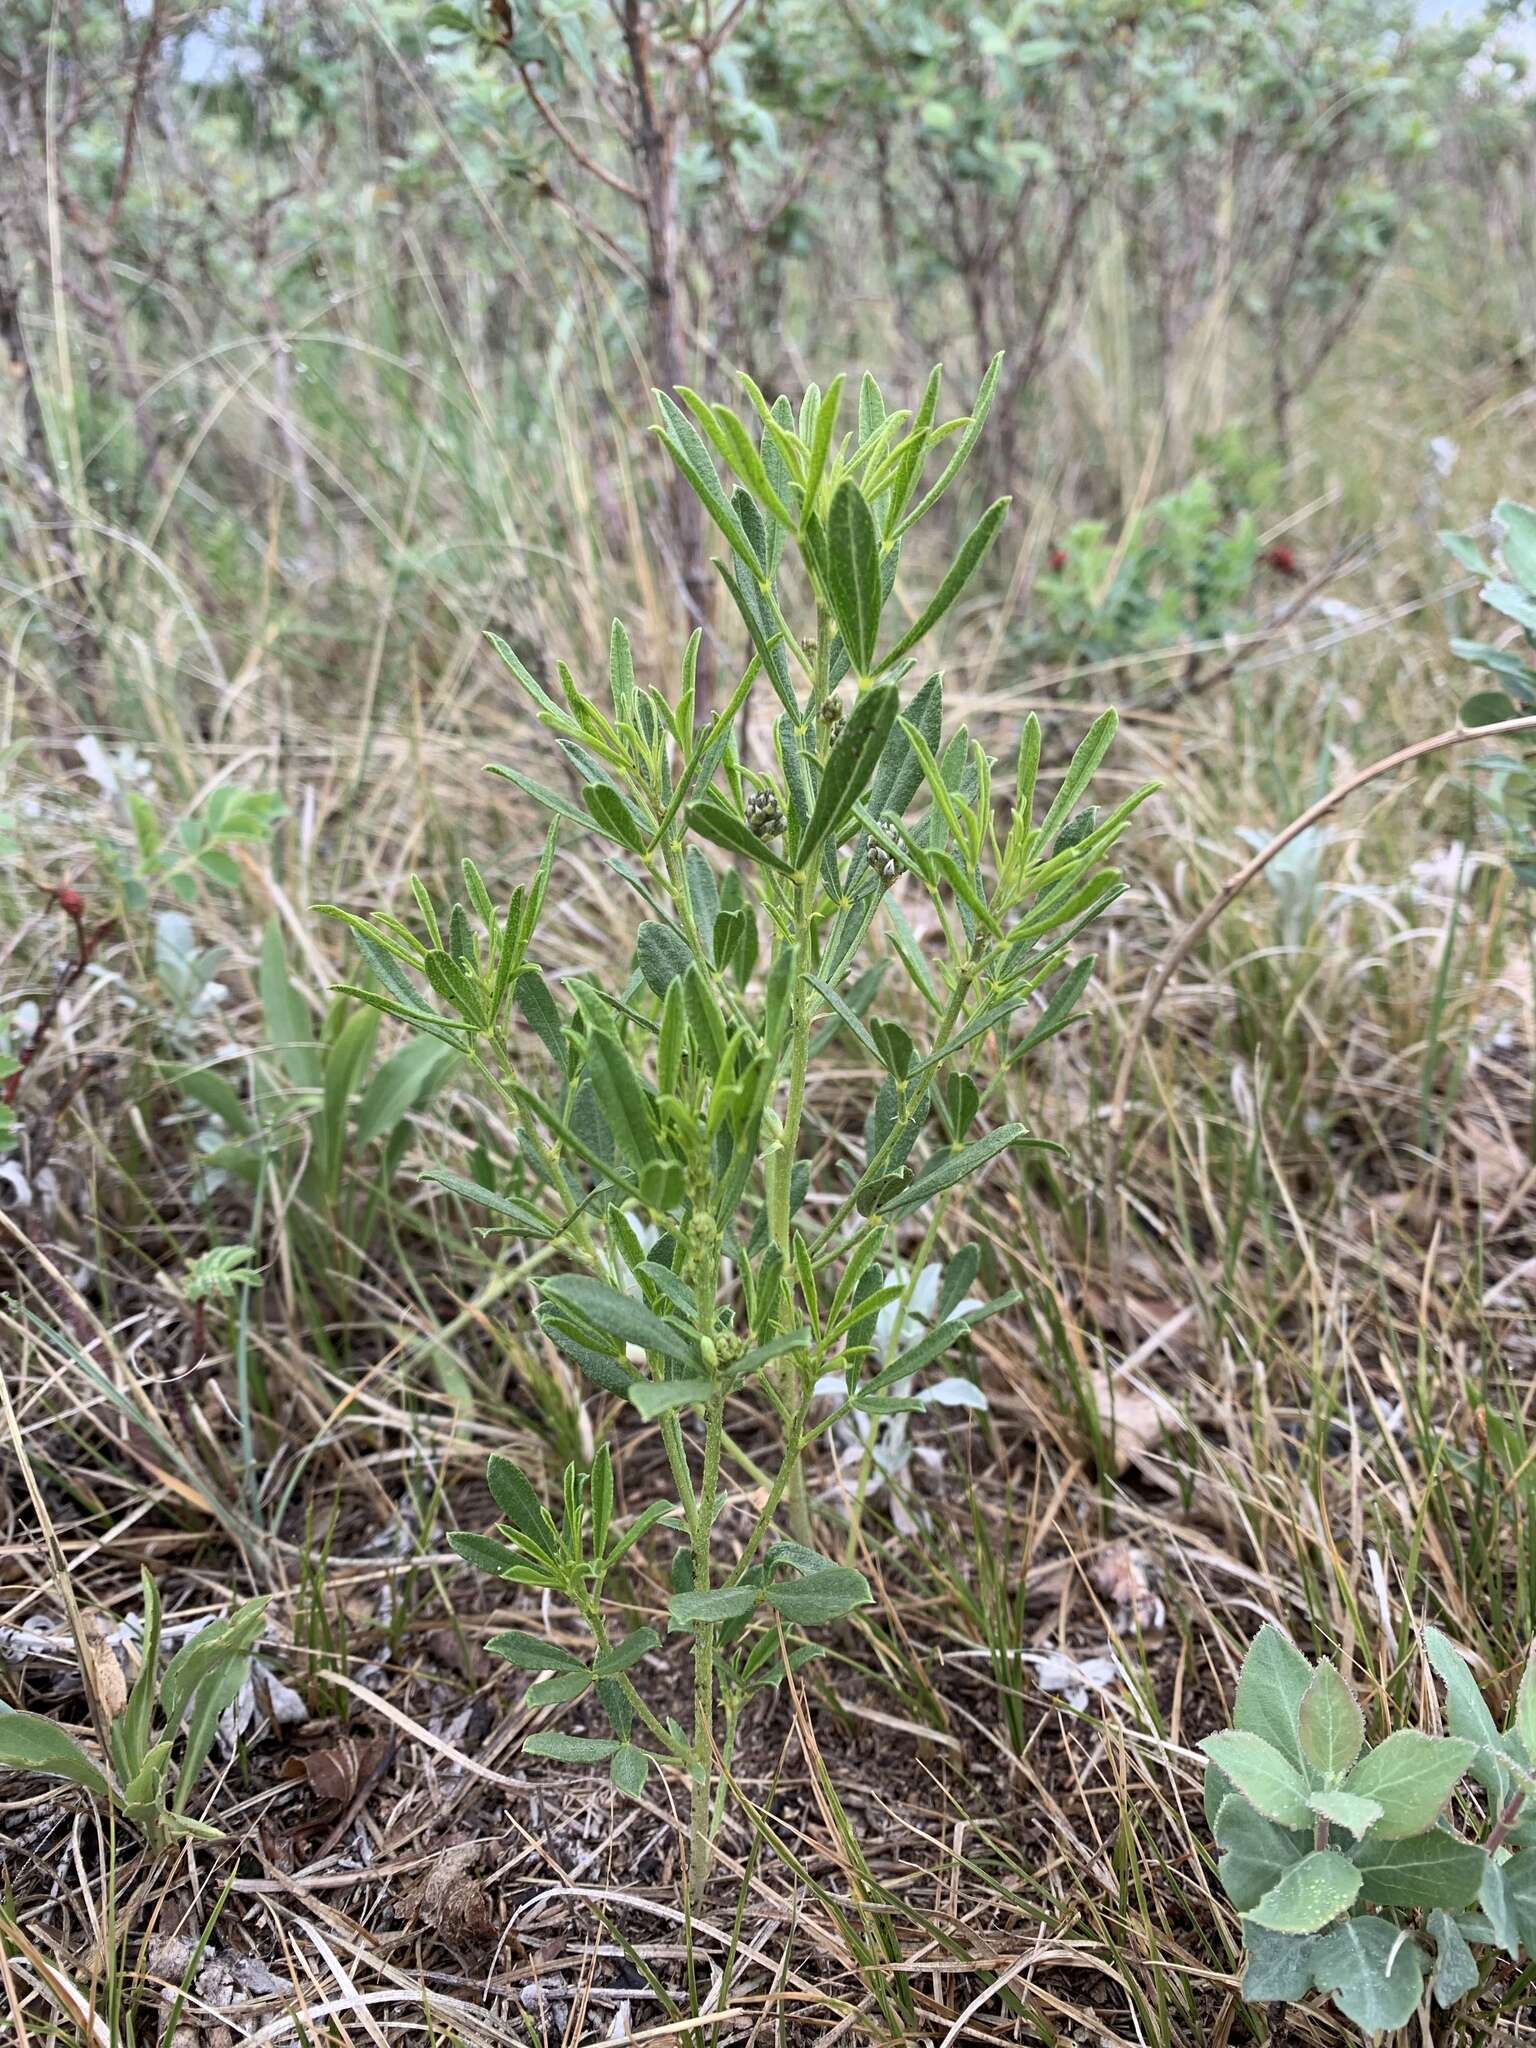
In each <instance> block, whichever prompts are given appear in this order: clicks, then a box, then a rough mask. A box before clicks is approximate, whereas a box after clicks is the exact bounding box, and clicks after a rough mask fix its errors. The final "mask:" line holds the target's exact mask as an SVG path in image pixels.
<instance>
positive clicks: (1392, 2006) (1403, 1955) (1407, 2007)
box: [1312, 1914, 1424, 2034]
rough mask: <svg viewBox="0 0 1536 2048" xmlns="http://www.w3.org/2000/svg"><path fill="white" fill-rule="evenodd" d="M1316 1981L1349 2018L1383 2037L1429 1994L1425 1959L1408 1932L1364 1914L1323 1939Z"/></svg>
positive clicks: (1314, 1965)
mask: <svg viewBox="0 0 1536 2048" xmlns="http://www.w3.org/2000/svg"><path fill="white" fill-rule="evenodd" d="M1312 1980H1313V1982H1314V1983H1315V1984H1316V1985H1317V1988H1318V1990H1319V1991H1330V1992H1332V1994H1333V1997H1334V2000H1335V2002H1336V2003H1337V2005H1338V2008H1339V2010H1340V2012H1342V2013H1343V2014H1344V2016H1345V2017H1346V2019H1351V2020H1353V2021H1354V2023H1355V2025H1356V2026H1357V2027H1360V2028H1363V2029H1364V2031H1365V2032H1366V2033H1368V2034H1380V2033H1384V2032H1385V2031H1386V2030H1387V2029H1388V2028H1389V2027H1405V2026H1407V2024H1408V2022H1409V2021H1410V2020H1411V2019H1412V2018H1413V2015H1414V2013H1415V2011H1416V2010H1417V2008H1418V2003H1419V2000H1420V1999H1421V1998H1422V1997H1423V1995H1424V1956H1423V1952H1422V1950H1421V1949H1420V1948H1419V1945H1418V1943H1417V1942H1416V1941H1415V1940H1414V1938H1413V1936H1412V1935H1411V1934H1410V1933H1408V1932H1407V1931H1406V1930H1405V1929H1403V1928H1400V1927H1398V1926H1396V1925H1395V1924H1394V1923H1393V1922H1392V1921H1391V1920H1383V1919H1381V1918H1380V1917H1379V1916H1377V1915H1376V1914H1360V1915H1357V1916H1356V1917H1355V1918H1354V1919H1353V1920H1346V1921H1345V1922H1344V1925H1343V1926H1342V1927H1335V1928H1334V1929H1333V1930H1332V1932H1331V1933H1328V1934H1325V1935H1323V1936H1322V1937H1321V1938H1320V1939H1319V1941H1318V1943H1317V1945H1316V1947H1315V1948H1314V1949H1313V1951H1312Z"/></svg>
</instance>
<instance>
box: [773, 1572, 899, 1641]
mask: <svg viewBox="0 0 1536 2048" xmlns="http://www.w3.org/2000/svg"><path fill="white" fill-rule="evenodd" d="M763 1598H764V1599H765V1600H766V1601H767V1603H768V1605H769V1606H770V1607H773V1608H776V1609H777V1610H778V1612H779V1613H780V1614H782V1615H783V1617H784V1619H785V1620H786V1621H797V1622H801V1623H803V1624H804V1625H805V1626H807V1627H820V1626H822V1625H823V1624H825V1623H827V1622H829V1621H837V1620H838V1619H839V1618H840V1617H841V1616H843V1615H845V1614H851V1613H852V1612H853V1610H854V1608H856V1607H867V1606H868V1605H869V1604H870V1602H871V1601H872V1600H873V1599H874V1595H873V1593H871V1592H870V1590H869V1581H868V1579H866V1578H865V1576H864V1574H863V1573H862V1572H861V1571H856V1570H855V1569H854V1567H853V1566H852V1565H829V1566H827V1567H826V1568H825V1569H824V1570H822V1571H814V1572H807V1573H806V1575H805V1576H804V1578H799V1579H785V1580H783V1581H782V1582H781V1583H780V1584H779V1585H776V1586H769V1587H767V1588H766V1589H765V1591H764V1593H763Z"/></svg>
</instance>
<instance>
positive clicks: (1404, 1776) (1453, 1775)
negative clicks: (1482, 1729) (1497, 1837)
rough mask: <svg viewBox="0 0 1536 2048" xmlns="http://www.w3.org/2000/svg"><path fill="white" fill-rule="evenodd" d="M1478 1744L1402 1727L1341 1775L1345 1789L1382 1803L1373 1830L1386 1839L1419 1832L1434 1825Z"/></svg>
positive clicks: (1392, 1839)
mask: <svg viewBox="0 0 1536 2048" xmlns="http://www.w3.org/2000/svg"><path fill="white" fill-rule="evenodd" d="M1476 1754H1477V1745H1476V1744H1475V1743H1472V1742H1463V1741H1462V1740H1460V1738H1459V1737H1457V1736H1454V1735H1423V1734H1421V1733H1420V1732H1419V1730H1418V1729H1416V1728H1401V1729H1399V1730H1398V1732H1397V1733H1396V1734H1395V1735H1389V1736H1388V1737H1387V1739H1386V1741H1385V1742H1382V1743H1380V1744H1378V1745H1377V1747H1376V1748H1375V1749H1372V1750H1368V1751H1367V1753H1366V1754H1365V1755H1364V1756H1363V1757H1362V1758H1361V1759H1360V1761H1359V1763H1357V1764H1356V1765H1355V1767H1354V1769H1353V1770H1352V1771H1351V1772H1350V1774H1349V1776H1348V1778H1347V1779H1346V1780H1345V1784H1344V1789H1345V1791H1346V1792H1353V1793H1354V1794H1356V1796H1357V1797H1358V1798H1361V1799H1374V1800H1375V1801H1376V1803H1377V1805H1378V1806H1379V1807H1380V1808H1381V1819H1380V1820H1379V1821H1377V1823H1376V1829H1375V1832H1376V1833H1377V1834H1378V1835H1380V1836H1381V1837H1382V1838H1383V1839H1384V1840H1386V1841H1395V1840H1398V1839H1400V1838H1402V1837H1403V1836H1405V1835H1419V1834H1422V1833H1423V1832H1424V1830H1425V1829H1426V1828H1431V1827H1433V1826H1434V1824H1435V1822H1436V1821H1437V1820H1438V1819H1439V1818H1440V1814H1441V1812H1442V1810H1443V1809H1444V1807H1445V1805H1446V1803H1447V1801H1448V1800H1449V1799H1450V1796H1451V1794H1452V1793H1453V1792H1454V1791H1455V1789H1456V1786H1457V1784H1458V1782H1459V1781H1460V1779H1461V1778H1462V1777H1464V1776H1465V1774H1466V1770H1467V1766H1468V1765H1469V1764H1470V1763H1471V1762H1472V1759H1473V1758H1474V1757H1475V1756H1476Z"/></svg>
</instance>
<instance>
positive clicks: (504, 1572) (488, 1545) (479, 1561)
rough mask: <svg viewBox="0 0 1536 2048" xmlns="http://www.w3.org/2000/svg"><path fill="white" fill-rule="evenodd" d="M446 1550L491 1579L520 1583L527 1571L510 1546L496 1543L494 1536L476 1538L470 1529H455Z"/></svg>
mask: <svg viewBox="0 0 1536 2048" xmlns="http://www.w3.org/2000/svg"><path fill="white" fill-rule="evenodd" d="M448 1548H449V1549H450V1550H451V1551H452V1552H453V1553H454V1555H455V1556H456V1557H462V1558H463V1560H464V1562H465V1563H466V1564H467V1565H473V1567H474V1568H475V1570H476V1571H477V1572H489V1573H490V1574H491V1576H492V1577H493V1578H497V1579H512V1580H514V1581H521V1579H522V1578H523V1577H524V1575H525V1573H526V1571H527V1564H526V1561H525V1559H524V1558H523V1556H522V1554H521V1552H519V1551H516V1550H514V1549H513V1548H512V1547H511V1545H510V1544H507V1543H498V1542H497V1541H496V1539H495V1537H494V1536H477V1535H476V1534H475V1532H474V1531H473V1530H472V1529H455V1530H454V1531H453V1532H452V1533H451V1534H450V1536H449V1538H448ZM540 1554H541V1555H542V1554H543V1553H540Z"/></svg>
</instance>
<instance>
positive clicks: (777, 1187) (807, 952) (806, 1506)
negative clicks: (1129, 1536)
mask: <svg viewBox="0 0 1536 2048" xmlns="http://www.w3.org/2000/svg"><path fill="white" fill-rule="evenodd" d="M831 643H832V620H831V617H830V615H829V614H828V613H827V611H826V610H825V609H824V608H823V607H822V606H821V605H819V604H818V605H817V607H816V663H815V669H814V672H813V675H812V680H811V701H810V712H809V715H810V717H811V718H812V719H815V718H817V717H818V716H819V715H820V712H821V706H822V703H823V701H824V700H825V698H826V694H827V684H828V678H829V675H830V658H831V651H832V646H831ZM815 901H816V877H815V875H814V874H809V875H802V876H801V877H800V879H799V881H798V882H797V883H796V885H795V977H794V997H793V1002H792V1008H791V1018H790V1046H789V1095H788V1098H787V1100H786V1102H785V1105H784V1119H783V1136H782V1138H781V1140H780V1160H779V1171H778V1173H777V1175H776V1177H775V1180H774V1183H773V1188H772V1213H771V1214H770V1217H769V1224H770V1233H771V1236H772V1239H773V1243H774V1245H775V1246H776V1247H777V1249H778V1252H779V1255H780V1257H781V1258H782V1259H783V1261H784V1273H785V1280H784V1286H785V1290H786V1300H788V1299H790V1296H791V1290H792V1287H793V1282H792V1281H791V1279H790V1278H789V1275H790V1272H791V1270H792V1269H791V1263H790V1241H789V1219H790V1211H789V1205H790V1197H791V1189H792V1186H793V1183H794V1171H795V1161H796V1159H797V1158H798V1157H799V1154H800V1126H801V1124H802V1123H803V1121H804V1119H805V1076H806V1069H807V1068H808V1067H809V1065H810V1056H811V1005H810V987H809V977H810V973H811V968H812V965H813V962H812V958H811V954H812V948H813V930H812V924H813V919H812V914H811V913H812V906H813V905H814V903H815ZM786 1327H787V1326H786ZM791 1391H793V1394H794V1395H795V1397H796V1398H795V1399H790V1398H789V1395H790V1393H791ZM801 1391H802V1390H800V1389H798V1388H796V1389H794V1390H790V1389H786V1390H785V1393H786V1399H785V1404H784V1405H785V1406H786V1407H787V1408H788V1407H797V1406H798V1405H799V1403H798V1396H799V1394H800V1392H801ZM784 1457H785V1462H786V1464H787V1465H788V1468H789V1478H788V1483H787V1486H786V1489H785V1491H786V1495H787V1500H788V1506H789V1526H790V1531H791V1533H792V1534H793V1536H794V1539H795V1541H796V1542H797V1543H803V1544H805V1545H806V1547H807V1548H808V1549H809V1548H810V1547H811V1504H810V1498H809V1495H808V1493H807V1490H806V1483H805V1463H804V1458H803V1455H802V1445H801V1442H800V1439H799V1435H798V1432H797V1433H796V1435H795V1437H794V1439H793V1440H791V1439H789V1438H786V1439H785V1444H784Z"/></svg>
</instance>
